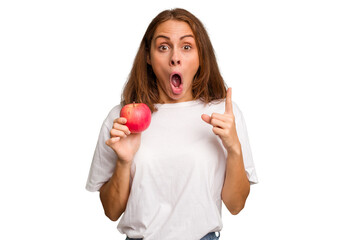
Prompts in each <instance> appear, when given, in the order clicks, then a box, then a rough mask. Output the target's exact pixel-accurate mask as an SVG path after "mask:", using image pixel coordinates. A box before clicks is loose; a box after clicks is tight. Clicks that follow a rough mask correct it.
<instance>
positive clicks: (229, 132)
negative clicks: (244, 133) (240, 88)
mask: <svg viewBox="0 0 360 240" xmlns="http://www.w3.org/2000/svg"><path fill="white" fill-rule="evenodd" d="M231 90H232V89H231V88H229V89H228V90H227V93H226V102H225V113H224V114H220V113H213V114H211V117H210V116H209V115H207V114H203V115H201V118H202V120H204V121H205V122H206V123H208V124H211V125H212V126H213V132H214V133H215V134H216V135H218V136H219V137H220V138H221V141H222V144H223V145H224V147H225V149H226V150H227V151H228V153H229V152H240V151H241V145H240V141H239V138H238V135H237V132H236V127H235V116H234V113H233V108H232V101H231Z"/></svg>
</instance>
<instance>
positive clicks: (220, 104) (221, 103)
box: [207, 98, 241, 114]
mask: <svg viewBox="0 0 360 240" xmlns="http://www.w3.org/2000/svg"><path fill="white" fill-rule="evenodd" d="M225 103H226V98H223V99H216V100H213V101H211V102H209V103H208V104H207V106H208V107H209V108H213V109H214V110H215V109H216V110H219V111H222V110H224V111H225ZM232 105H233V112H234V114H235V113H236V114H241V110H240V108H239V105H238V104H237V103H236V102H235V101H234V100H232Z"/></svg>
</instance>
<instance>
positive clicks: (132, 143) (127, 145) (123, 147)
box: [106, 117, 141, 164]
mask: <svg viewBox="0 0 360 240" xmlns="http://www.w3.org/2000/svg"><path fill="white" fill-rule="evenodd" d="M126 122H127V119H126V118H123V117H120V118H116V119H115V120H114V124H113V128H112V129H111V130H110V139H108V140H107V141H106V145H108V146H109V147H111V148H112V149H113V150H114V152H115V153H116V154H117V156H118V158H119V161H120V162H121V163H124V164H127V163H131V162H132V160H133V158H134V156H135V153H136V152H137V151H138V150H139V147H140V139H141V133H131V132H130V131H129V128H128V127H127V126H126V125H124V124H125V123H126Z"/></svg>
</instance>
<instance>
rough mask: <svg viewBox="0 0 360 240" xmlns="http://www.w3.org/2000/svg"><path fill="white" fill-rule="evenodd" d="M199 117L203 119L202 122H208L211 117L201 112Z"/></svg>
mask: <svg viewBox="0 0 360 240" xmlns="http://www.w3.org/2000/svg"><path fill="white" fill-rule="evenodd" d="M201 119H202V120H204V122H206V123H209V124H210V120H211V117H210V116H209V115H207V114H203V115H201Z"/></svg>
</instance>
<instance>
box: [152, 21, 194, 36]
mask: <svg viewBox="0 0 360 240" xmlns="http://www.w3.org/2000/svg"><path fill="white" fill-rule="evenodd" d="M159 36H160V37H165V38H169V39H173V38H174V39H173V40H177V39H180V38H184V37H193V38H195V36H194V33H193V31H192V30H191V28H190V26H189V24H188V23H186V22H184V21H178V20H167V21H165V22H163V23H161V24H159V26H157V28H156V30H155V33H154V38H153V39H154V40H156V38H158V37H159Z"/></svg>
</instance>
